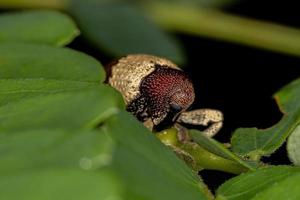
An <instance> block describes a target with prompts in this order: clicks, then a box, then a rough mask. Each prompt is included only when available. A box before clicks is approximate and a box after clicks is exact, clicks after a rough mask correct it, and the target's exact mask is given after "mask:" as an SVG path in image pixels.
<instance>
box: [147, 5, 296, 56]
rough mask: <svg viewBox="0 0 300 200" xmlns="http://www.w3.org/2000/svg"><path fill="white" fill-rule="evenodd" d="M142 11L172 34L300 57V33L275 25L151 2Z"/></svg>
mask: <svg viewBox="0 0 300 200" xmlns="http://www.w3.org/2000/svg"><path fill="white" fill-rule="evenodd" d="M143 8H144V10H145V11H146V13H147V15H148V16H149V17H151V19H153V20H154V21H156V22H157V23H158V24H160V25H161V26H163V27H164V28H167V29H169V30H171V31H177V32H181V33H187V34H193V35H196V36H202V37H203V36H204V37H209V38H212V39H218V40H225V41H229V42H233V43H237V44H243V45H248V46H252V47H255V48H262V49H266V50H271V51H274V52H279V53H285V54H289V55H293V56H297V57H300V29H298V28H292V27H287V26H284V25H278V24H275V23H271V22H265V21H260V20H255V19H250V18H245V17H240V16H237V15H233V14H229V13H224V12H223V11H219V10H217V9H204V8H202V9H201V8H199V7H196V6H182V5H179V4H175V3H174V4H171V3H169V4H168V3H162V2H153V1H151V2H150V3H148V4H145V5H144V7H143Z"/></svg>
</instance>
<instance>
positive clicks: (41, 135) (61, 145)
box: [0, 129, 113, 176]
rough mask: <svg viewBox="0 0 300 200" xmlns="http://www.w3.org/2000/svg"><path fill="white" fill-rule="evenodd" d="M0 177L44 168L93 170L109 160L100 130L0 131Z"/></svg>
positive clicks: (108, 145) (106, 140)
mask: <svg viewBox="0 0 300 200" xmlns="http://www.w3.org/2000/svg"><path fill="white" fill-rule="evenodd" d="M0 141H1V142H0V171H1V176H4V175H5V174H11V173H19V172H20V171H25V172H26V171H35V170H41V169H48V168H62V167H63V168H69V169H71V168H78V169H79V168H82V169H86V170H94V169H97V168H99V167H102V166H106V165H108V164H109V162H110V161H111V157H112V155H111V153H112V152H111V151H112V149H113V142H112V140H111V138H109V137H108V136H107V135H106V134H104V133H103V131H98V132H97V131H88V130H81V131H66V130H63V129H61V130H47V129H44V130H30V131H22V132H15V133H1V134H0Z"/></svg>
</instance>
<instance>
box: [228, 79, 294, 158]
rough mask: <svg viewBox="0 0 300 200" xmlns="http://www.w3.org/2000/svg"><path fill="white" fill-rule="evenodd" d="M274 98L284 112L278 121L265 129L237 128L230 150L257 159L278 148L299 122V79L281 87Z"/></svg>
mask: <svg viewBox="0 0 300 200" xmlns="http://www.w3.org/2000/svg"><path fill="white" fill-rule="evenodd" d="M275 99H276V100H277V103H278V105H279V107H280V110H281V111H282V112H283V113H284V116H283V118H282V119H281V120H280V122H279V123H277V124H276V125H274V126H273V127H271V128H268V129H265V130H258V129H256V128H240V129H237V130H236V131H235V132H234V134H233V136H232V139H231V142H232V150H233V151H234V152H236V153H238V154H240V155H247V156H250V157H251V158H253V159H255V160H257V159H259V158H260V156H263V155H269V154H271V153H273V152H274V151H275V150H276V149H278V148H279V147H280V146H281V145H282V144H283V143H284V142H285V140H286V138H287V137H288V136H289V135H290V134H291V133H292V131H293V130H294V129H295V127H296V126H297V125H298V124H299V123H300V79H298V80H296V81H294V82H292V83H291V84H289V85H288V86H286V87H284V88H282V89H281V90H280V91H279V92H277V93H276V94H275Z"/></svg>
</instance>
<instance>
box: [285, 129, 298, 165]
mask: <svg viewBox="0 0 300 200" xmlns="http://www.w3.org/2000/svg"><path fill="white" fill-rule="evenodd" d="M299 147H300V125H298V126H297V127H296V128H295V129H294V131H293V132H292V134H291V136H290V137H289V138H288V141H287V151H288V155H289V158H290V160H291V161H292V162H293V163H294V164H295V165H298V166H299V165H300V150H299Z"/></svg>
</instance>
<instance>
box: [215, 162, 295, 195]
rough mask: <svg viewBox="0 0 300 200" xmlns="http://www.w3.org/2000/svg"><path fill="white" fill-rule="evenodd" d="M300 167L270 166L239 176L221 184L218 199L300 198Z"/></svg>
mask: <svg viewBox="0 0 300 200" xmlns="http://www.w3.org/2000/svg"><path fill="white" fill-rule="evenodd" d="M299 177H300V168H297V167H287V166H280V167H268V168H262V169H259V170H257V171H254V172H249V173H246V174H242V175H240V176H237V177H235V178H233V179H230V180H229V181H227V182H225V183H224V184H223V185H221V186H220V187H219V188H218V190H217V200H225V199H226V200H248V199H278V200H281V199H295V200H296V199H299V196H300V191H299V185H298V183H299V180H300V178H299Z"/></svg>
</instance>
